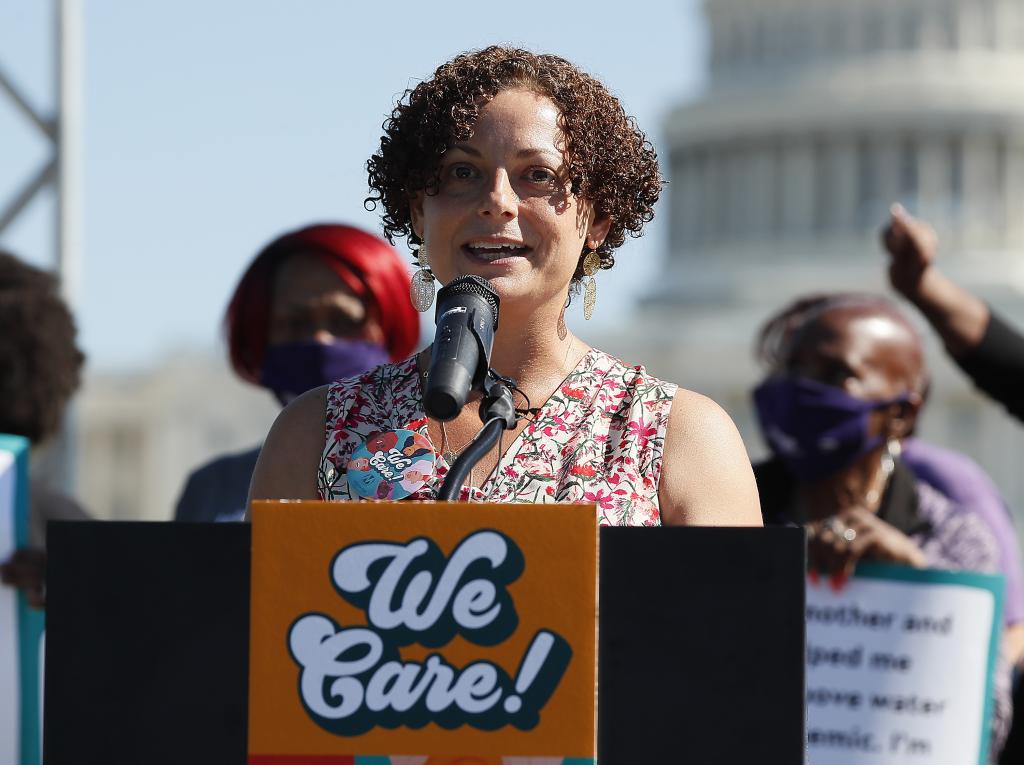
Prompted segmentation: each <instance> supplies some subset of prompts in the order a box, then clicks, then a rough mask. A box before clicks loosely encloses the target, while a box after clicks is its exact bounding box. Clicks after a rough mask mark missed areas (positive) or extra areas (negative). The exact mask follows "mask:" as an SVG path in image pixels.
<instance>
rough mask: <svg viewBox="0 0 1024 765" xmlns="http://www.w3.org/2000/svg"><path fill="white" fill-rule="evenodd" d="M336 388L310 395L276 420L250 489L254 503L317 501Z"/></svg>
mask: <svg viewBox="0 0 1024 765" xmlns="http://www.w3.org/2000/svg"><path fill="white" fill-rule="evenodd" d="M332 387H333V384H332V385H323V386H321V387H319V388H313V390H310V391H306V392H305V393H303V394H302V395H301V396H299V397H298V398H296V399H295V400H294V401H292V402H291V403H290V404H288V406H286V407H285V408H284V410H283V411H282V412H281V413H280V414H279V415H278V416H277V419H276V420H274V424H273V425H272V426H271V427H270V432H269V433H268V434H267V440H266V441H265V442H264V443H263V448H262V450H260V456H259V459H258V460H257V461H256V468H255V470H254V471H253V477H252V483H251V485H250V487H249V498H250V500H252V499H315V498H316V466H317V464H318V462H319V459H320V453H321V452H322V451H323V447H324V432H325V422H326V411H327V410H326V404H327V398H328V394H329V390H330V389H331V388H332Z"/></svg>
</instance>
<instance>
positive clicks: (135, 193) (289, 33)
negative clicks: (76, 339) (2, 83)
mask: <svg viewBox="0 0 1024 765" xmlns="http://www.w3.org/2000/svg"><path fill="white" fill-rule="evenodd" d="M49 5H50V4H49V3H47V2H42V1H41V0H40V1H39V2H28V0H0V66H2V67H3V69H4V71H5V72H7V73H8V74H9V75H10V76H11V77H12V79H14V80H15V82H16V83H17V84H18V85H19V86H20V87H21V88H22V89H23V90H24V91H26V93H27V95H28V96H29V98H30V100H31V101H32V102H33V103H34V104H36V105H38V107H39V108H40V109H42V110H43V111H48V110H49V109H50V108H51V107H52V104H53V102H54V97H53V87H52V80H53V67H52V60H51V57H50V56H51V54H50V52H49V51H50V43H51V26H52V18H51V10H50V8H49ZM83 17H84V25H83V37H84V39H83V48H84V61H83V65H84V72H83V81H84V87H83V90H84V94H83V96H84V97H83V102H84V114H83V136H82V143H83V149H84V157H83V237H84V239H83V242H82V257H83V263H82V268H83V278H82V282H81V285H80V291H79V301H78V305H77V306H76V310H77V314H78V318H79V326H80V330H81V341H82V344H83V347H84V348H85V350H86V352H87V354H88V355H89V359H90V366H91V368H92V369H93V370H94V371H95V370H97V369H111V368H134V367H142V366H146V365H149V364H151V363H153V362H154V361H155V360H156V359H158V358H159V357H160V356H161V355H163V354H165V353H166V352H168V350H170V349H174V348H181V347H201V348H215V347H219V343H220V334H219V330H220V320H221V315H222V312H223V309H224V305H225V303H226V301H227V297H228V295H229V294H230V292H231V290H232V288H233V286H234V283H235V281H236V279H237V278H238V276H239V275H240V273H241V270H242V269H243V267H244V266H245V264H246V263H247V262H248V260H249V259H250V258H251V257H252V256H253V255H254V254H255V252H256V251H257V250H258V249H259V248H260V246H261V245H262V244H264V243H265V242H267V241H268V240H270V239H271V238H273V237H274V236H276V235H277V234H279V233H281V232H282V231H284V230H287V229H289V228H294V227H297V226H300V225H303V224H306V223H309V222H313V221H323V220H338V221H344V222H348V223H354V224H356V225H361V226H364V227H366V228H368V229H370V230H373V231H379V225H378V220H379V219H378V216H377V215H376V214H375V213H372V212H367V211H365V210H364V209H363V198H364V197H365V196H366V174H365V171H364V163H365V161H366V158H367V157H368V156H369V155H370V154H371V153H372V151H373V150H374V148H375V147H376V145H377V141H378V140H379V136H380V124H381V122H382V120H383V118H384V115H385V114H386V113H387V112H388V111H390V109H391V107H392V106H393V104H394V102H395V100H396V99H397V98H398V96H399V95H400V94H401V93H402V92H403V91H404V90H405V88H407V87H409V86H411V85H414V84H415V83H416V82H417V81H418V80H420V79H423V78H425V77H426V76H428V75H429V74H430V73H431V72H432V71H433V69H434V68H435V67H436V66H437V65H438V64H439V63H441V62H443V61H444V60H446V59H448V58H450V57H451V56H452V55H454V54H455V53H457V52H460V51H463V50H469V49H474V48H479V47H483V46H485V45H488V44H492V43H514V44H518V45H522V46H524V47H527V48H530V49H533V50H537V51H546V52H553V53H558V54H560V55H562V56H565V57H566V58H568V59H570V60H572V61H574V62H576V63H577V64H579V65H580V66H582V67H583V68H584V69H586V70H587V71H589V72H591V73H592V74H594V75H596V76H598V77H599V78H600V79H602V80H603V81H604V82H605V83H606V84H607V85H608V86H609V87H610V88H611V89H612V90H613V91H614V92H615V93H616V94H618V95H619V97H620V98H621V99H622V101H623V102H624V103H625V105H626V108H627V110H628V111H630V112H631V113H632V114H634V115H635V116H636V117H637V120H638V121H639V123H640V125H641V127H643V128H644V129H645V130H646V131H647V132H648V135H649V136H650V138H651V139H652V141H653V142H654V143H655V145H656V146H658V145H659V138H660V134H661V126H662V121H663V119H664V116H665V114H666V113H667V112H668V110H669V109H670V108H671V107H672V106H674V105H675V104H676V103H678V102H679V101H681V100H683V99H685V98H687V97H689V96H692V95H693V94H694V93H695V92H697V91H698V90H699V89H700V87H701V83H702V78H703V70H704V64H703V61H704V55H705V53H704V52H705V41H704V35H703V24H702V21H701V18H700V14H699V2H698V0H679V1H677V2H673V1H672V0H636V1H634V2H631V3H628V4H627V3H619V2H599V3H592V4H589V5H583V4H577V3H558V2H543V1H537V0H521V1H517V2H515V3H494V4H476V3H466V2H448V1H447V0H445V1H442V2H431V3H421V2H399V3H387V4H385V3H349V2H342V1H341V0H336V1H333V2H330V1H328V0H303V1H302V2H291V3H285V2H269V0H246V1H243V0H217V1H216V2H209V1H208V0H206V1H204V0H174V2H172V1H171V0H160V1H159V2H158V1H157V0H135V1H133V2H129V1H128V0H120V2H118V1H116V0H83ZM0 136H2V140H0V203H2V202H3V201H6V199H7V198H8V197H9V196H10V195H11V194H12V193H13V191H14V189H15V188H16V187H17V186H18V185H19V183H20V182H21V181H22V180H23V179H24V178H25V177H26V176H27V175H29V174H30V173H31V172H32V170H33V168H35V167H36V166H37V165H38V164H39V163H41V162H42V161H43V160H44V158H45V157H46V154H47V148H46V145H45V143H43V142H42V141H41V140H39V138H38V137H37V136H36V135H35V133H34V130H33V129H32V127H31V126H30V125H28V124H27V123H26V122H25V121H24V120H22V119H21V118H20V117H19V116H18V115H17V114H16V113H15V112H14V111H13V109H12V108H11V107H10V105H9V104H8V103H7V102H6V100H4V101H2V102H0ZM662 159H663V161H664V160H666V159H667V157H666V155H665V152H662ZM52 208H53V204H52V198H51V197H49V196H45V197H43V198H41V199H39V200H37V201H36V202H35V203H34V204H33V205H32V207H31V208H29V210H28V211H27V214H24V215H23V216H22V218H21V219H20V220H19V221H18V222H17V223H16V224H15V225H14V226H12V227H11V228H9V229H8V230H7V231H6V232H4V234H3V235H2V236H0V246H4V247H6V248H8V249H11V250H13V251H14V252H15V253H17V254H19V255H20V256H22V257H24V258H26V259H28V260H30V261H32V262H35V263H39V264H42V265H49V264H51V263H52V262H53V261H52V258H53V246H54V242H53V233H52V223H51V215H52ZM667 209H668V205H667V204H666V200H664V199H663V201H662V202H661V203H660V213H661V219H660V220H658V219H656V220H655V222H654V223H653V224H652V225H651V227H650V229H649V232H648V235H647V236H645V237H644V238H643V239H641V240H638V241H632V242H629V243H627V245H626V246H625V248H624V249H623V250H622V251H621V255H620V256H619V257H618V258H617V265H616V268H615V269H614V271H612V272H611V273H606V274H603V275H602V279H601V280H600V281H599V284H600V283H601V282H605V289H603V290H602V291H601V292H600V301H599V304H598V312H597V317H596V318H595V321H601V322H613V321H615V320H617V319H618V318H619V317H621V316H622V314H623V312H624V311H626V310H627V308H628V305H629V303H630V301H632V300H634V299H635V298H636V296H638V295H639V294H641V293H642V292H643V291H644V290H645V289H647V287H648V285H649V284H650V283H651V280H652V279H653V278H654V276H655V274H656V272H657V267H658V263H659V262H660V260H661V259H662V258H663V257H664V254H665V250H666V248H667V246H668V243H667V241H666V238H665V231H666V230H667V226H666V225H665V223H666V221H665V215H666V212H667ZM400 249H402V250H403V251H404V248H403V247H401V245H400ZM609 277H611V278H612V279H614V285H609V283H608V279H609ZM577 302H579V301H577ZM574 324H575V325H576V326H577V327H580V325H582V319H581V318H579V317H577V318H576V319H575V320H574ZM584 336H585V332H584Z"/></svg>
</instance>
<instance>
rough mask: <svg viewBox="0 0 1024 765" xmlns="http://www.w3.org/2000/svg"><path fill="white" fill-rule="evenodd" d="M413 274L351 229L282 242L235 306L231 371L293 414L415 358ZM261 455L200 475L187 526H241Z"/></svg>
mask: <svg viewBox="0 0 1024 765" xmlns="http://www.w3.org/2000/svg"><path fill="white" fill-rule="evenodd" d="M409 282H410V277H409V272H408V270H407V269H406V267H405V264H404V263H403V262H402V261H401V259H400V258H399V256H398V254H397V253H396V252H395V250H394V249H392V247H391V246H390V245H388V244H387V243H386V242H385V241H384V240H382V239H379V238H378V237H376V236H374V235H372V234H369V233H367V232H365V231H362V230H360V229H357V228H353V227H351V226H343V225H337V224H323V225H316V226H308V227H306V228H303V229H299V230H298V231H293V232H290V233H287V234H285V235H283V236H281V237H279V238H278V239H275V240H274V241H273V242H271V243H270V244H269V245H267V247H265V248H264V249H263V251H262V252H260V253H259V254H258V255H257V256H256V258H255V259H254V260H253V261H252V263H251V264H250V265H249V268H248V269H247V270H246V272H245V274H243V276H242V279H241V281H239V283H238V286H237V287H236V288H235V293H234V295H233V296H232V298H231V302H230V303H229V304H228V309H227V314H226V316H225V329H226V334H227V341H228V352H229V355H230V358H231V365H232V367H233V368H234V370H235V372H236V373H237V374H238V376H239V377H241V378H242V379H243V380H247V381H248V382H251V383H255V384H257V385H261V386H263V387H264V388H266V389H268V390H270V391H271V392H273V393H274V395H275V396H277V398H278V400H279V401H280V402H281V403H282V405H283V404H286V403H288V402H289V401H291V400H292V399H293V398H295V397H296V396H299V395H301V394H302V393H305V392H306V391H307V390H310V389H312V388H316V387H318V386H320V385H326V384H327V383H331V382H333V381H335V380H339V379H343V378H345V377H353V376H355V375H359V374H362V373H363V372H366V371H368V370H370V369H373V368H374V367H376V366H379V365H380V364H385V363H387V362H388V361H399V360H401V359H404V358H406V357H407V356H409V355H410V354H411V353H412V352H413V350H415V346H416V342H417V340H418V339H419V316H418V314H417V313H416V311H415V310H413V308H412V306H411V305H410V304H409V297H408V296H409ZM258 456H259V448H256V449H253V450H250V451H247V452H244V453H242V454H234V455H225V456H222V457H219V458H217V459H215V460H213V461H212V462H210V463H208V464H206V465H204V466H203V467H201V468H199V469H198V470H196V471H195V472H193V473H192V474H191V475H190V476H189V478H188V481H187V482H186V484H185V489H184V491H183V492H182V495H181V498H180V499H179V501H178V506H177V509H176V511H175V519H176V520H179V521H213V520H237V519H241V517H242V513H243V510H244V508H245V503H246V493H247V491H248V488H249V478H250V476H251V475H252V471H253V468H254V467H255V465H256V458H257V457H258Z"/></svg>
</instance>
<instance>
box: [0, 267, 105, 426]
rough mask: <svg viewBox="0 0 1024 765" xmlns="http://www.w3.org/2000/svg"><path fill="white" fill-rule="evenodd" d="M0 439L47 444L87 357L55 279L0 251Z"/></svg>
mask: <svg viewBox="0 0 1024 765" xmlns="http://www.w3.org/2000/svg"><path fill="white" fill-rule="evenodd" d="M0 328H2V330H0V433H11V434H14V435H19V436H25V437H26V438H28V439H29V440H30V441H31V442H32V443H33V444H38V443H40V442H41V441H45V440H46V438H47V437H49V436H51V435H53V434H54V433H55V432H56V431H57V429H58V428H59V427H60V422H61V417H62V416H63V414H64V407H65V405H66V404H67V402H68V399H70V398H71V396H72V394H74V392H75V391H76V390H77V389H78V385H79V382H80V379H81V369H82V364H83V362H84V361H85V355H84V354H83V353H82V351H81V350H79V348H78V346H77V345H76V344H75V334H76V330H75V322H74V319H73V318H72V316H71V312H70V311H69V310H68V307H67V305H65V303H64V301H63V300H62V299H61V296H60V292H59V290H58V284H57V279H56V278H55V277H54V276H53V274H50V273H48V272H46V271H42V270H40V269H38V268H35V267H33V266H30V265H28V264H27V263H24V262H22V261H21V260H19V259H18V258H16V257H14V256H13V255H11V254H10V253H7V252H2V251H0Z"/></svg>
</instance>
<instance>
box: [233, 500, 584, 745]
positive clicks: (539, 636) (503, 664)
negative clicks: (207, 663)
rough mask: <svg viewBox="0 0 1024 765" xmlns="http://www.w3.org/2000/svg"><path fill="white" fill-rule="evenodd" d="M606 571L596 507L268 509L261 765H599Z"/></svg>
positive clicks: (260, 583) (261, 613)
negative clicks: (467, 764)
mask: <svg viewBox="0 0 1024 765" xmlns="http://www.w3.org/2000/svg"><path fill="white" fill-rule="evenodd" d="M596 564H597V528H596V514H595V512H594V509H593V507H592V506H581V505H546V506H537V507H534V506H524V505H518V506H504V505H479V504H475V505H461V504H454V505H452V504H434V503H321V502H302V503H256V504H255V506H254V509H253V555H252V585H251V591H252V614H251V641H250V689H249V696H250V703H249V721H250V724H249V761H250V763H252V765H264V764H265V763H266V764H269V763H275V762H282V761H284V760H282V759H281V758H287V761H288V762H292V763H301V762H303V761H304V759H303V758H310V759H309V761H310V762H312V761H314V759H315V761H316V762H318V763H338V764H339V765H340V764H343V763H357V764H358V763H362V762H373V763H388V762H389V758H390V762H392V763H394V762H402V763H406V762H409V763H411V762H414V761H415V762H423V763H428V762H429V763H430V765H435V763H436V764H437V765H441V764H442V763H447V762H449V761H454V760H455V759H457V758H459V757H466V756H470V757H477V758H479V759H480V762H488V763H489V762H492V761H493V762H495V763H500V762H501V761H502V757H544V758H548V759H546V760H544V762H545V763H546V764H547V763H550V764H551V765H560V764H561V763H563V762H573V763H589V762H592V761H593V757H594V747H595V734H596V731H595V724H596V723H595V708H594V702H595V695H594V693H595V683H596V676H595V672H596V669H595V667H596V620H597V604H596V580H597V565H596ZM392 756H394V757H392ZM325 758H326V759H325ZM474 761H475V760H474Z"/></svg>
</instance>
